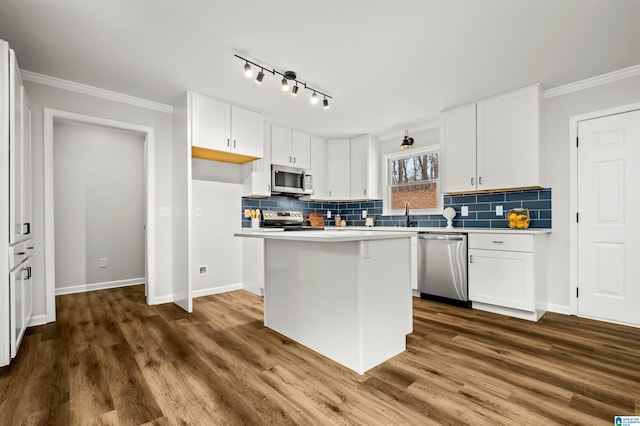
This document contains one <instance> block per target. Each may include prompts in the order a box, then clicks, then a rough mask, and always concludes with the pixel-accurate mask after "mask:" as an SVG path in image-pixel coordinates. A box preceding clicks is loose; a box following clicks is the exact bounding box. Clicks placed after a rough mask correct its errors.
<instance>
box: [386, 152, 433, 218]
mask: <svg viewBox="0 0 640 426" xmlns="http://www.w3.org/2000/svg"><path fill="white" fill-rule="evenodd" d="M438 148H439V147H438V146H434V147H431V148H428V149H423V150H419V151H412V152H408V153H407V152H402V153H399V154H395V155H389V156H387V157H385V163H386V176H387V188H386V191H385V199H384V206H385V213H386V214H394V213H398V212H404V206H405V204H406V203H409V205H410V206H411V210H412V211H414V212H415V211H416V210H418V211H419V213H424V214H428V213H439V212H440V211H441V210H442V194H441V193H440V169H439V163H438Z"/></svg>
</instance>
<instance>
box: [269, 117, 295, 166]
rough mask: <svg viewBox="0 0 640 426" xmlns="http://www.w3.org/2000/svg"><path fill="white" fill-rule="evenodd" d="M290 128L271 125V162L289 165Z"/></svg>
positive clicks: (290, 161)
mask: <svg viewBox="0 0 640 426" xmlns="http://www.w3.org/2000/svg"><path fill="white" fill-rule="evenodd" d="M292 163H293V158H292V156H291V129H288V128H286V127H278V126H271V164H276V165H280V166H291V165H292Z"/></svg>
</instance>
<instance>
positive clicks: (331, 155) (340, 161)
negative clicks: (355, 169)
mask: <svg viewBox="0 0 640 426" xmlns="http://www.w3.org/2000/svg"><path fill="white" fill-rule="evenodd" d="M350 162H351V144H350V143H349V139H329V141H327V170H328V174H329V179H328V182H329V188H328V189H329V194H328V195H329V196H328V199H329V200H349V199H350V196H351V185H350V179H351V177H350V170H351V164H350Z"/></svg>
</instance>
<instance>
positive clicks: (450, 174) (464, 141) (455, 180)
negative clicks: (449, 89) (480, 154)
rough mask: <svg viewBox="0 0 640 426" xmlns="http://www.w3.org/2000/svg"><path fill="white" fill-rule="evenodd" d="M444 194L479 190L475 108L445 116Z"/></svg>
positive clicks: (464, 108)
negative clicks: (477, 188) (477, 187)
mask: <svg viewBox="0 0 640 426" xmlns="http://www.w3.org/2000/svg"><path fill="white" fill-rule="evenodd" d="M440 131H441V135H442V140H443V141H445V143H444V144H443V146H442V151H443V152H442V157H443V159H444V165H445V167H442V168H441V170H440V173H441V177H442V192H465V191H475V190H476V104H469V105H464V106H461V107H458V108H454V109H451V110H449V111H445V112H444V113H443V114H442V127H441V129H440Z"/></svg>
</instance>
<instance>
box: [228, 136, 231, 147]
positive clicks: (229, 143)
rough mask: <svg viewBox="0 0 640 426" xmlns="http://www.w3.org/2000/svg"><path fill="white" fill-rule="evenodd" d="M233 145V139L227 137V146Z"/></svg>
mask: <svg viewBox="0 0 640 426" xmlns="http://www.w3.org/2000/svg"><path fill="white" fill-rule="evenodd" d="M230 146H231V141H230V140H229V138H227V148H229V147H230Z"/></svg>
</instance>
